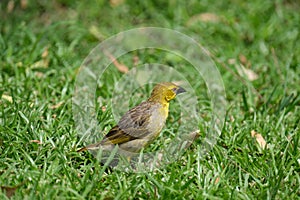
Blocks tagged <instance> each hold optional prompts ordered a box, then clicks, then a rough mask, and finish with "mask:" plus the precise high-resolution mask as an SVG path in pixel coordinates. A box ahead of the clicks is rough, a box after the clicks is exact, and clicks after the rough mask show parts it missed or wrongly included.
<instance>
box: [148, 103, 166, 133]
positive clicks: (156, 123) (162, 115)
mask: <svg viewBox="0 0 300 200" xmlns="http://www.w3.org/2000/svg"><path fill="white" fill-rule="evenodd" d="M167 117H168V107H165V106H163V105H161V104H157V105H155V106H153V109H151V115H150V119H149V124H148V126H147V129H148V131H149V133H150V134H149V138H150V139H154V138H156V137H157V136H158V135H159V133H160V132H161V130H162V128H163V127H164V125H165V123H166V119H167Z"/></svg>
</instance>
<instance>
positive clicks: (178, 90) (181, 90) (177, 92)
mask: <svg viewBox="0 0 300 200" xmlns="http://www.w3.org/2000/svg"><path fill="white" fill-rule="evenodd" d="M184 92H186V90H185V89H183V88H182V87H178V89H177V90H176V95H177V94H180V93H184Z"/></svg>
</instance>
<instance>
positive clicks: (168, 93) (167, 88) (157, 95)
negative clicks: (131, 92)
mask: <svg viewBox="0 0 300 200" xmlns="http://www.w3.org/2000/svg"><path fill="white" fill-rule="evenodd" d="M183 92H186V91H185V89H183V88H182V87H180V86H177V85H175V84H174V83H170V82H164V83H158V84H157V85H155V87H154V88H153V90H152V93H151V96H150V98H149V99H148V101H153V102H159V103H169V101H171V100H172V99H174V98H175V97H176V95H178V94H180V93H183Z"/></svg>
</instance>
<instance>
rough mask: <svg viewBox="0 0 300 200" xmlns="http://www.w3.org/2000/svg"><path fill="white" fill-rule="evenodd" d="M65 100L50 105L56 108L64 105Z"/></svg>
mask: <svg viewBox="0 0 300 200" xmlns="http://www.w3.org/2000/svg"><path fill="white" fill-rule="evenodd" d="M63 103H64V102H63V101H61V102H59V103H57V104H55V105H51V106H49V108H51V109H56V108H59V107H60V106H62V105H63Z"/></svg>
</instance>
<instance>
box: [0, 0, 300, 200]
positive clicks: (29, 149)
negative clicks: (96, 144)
mask: <svg viewBox="0 0 300 200" xmlns="http://www.w3.org/2000/svg"><path fill="white" fill-rule="evenodd" d="M299 10H300V3H299V2H298V1H292V0H275V1H273V0H265V1H259V0H253V1H242V0H231V1H216V2H212V1H207V0H191V1H187V2H185V1H179V0H168V1H158V0H157V1H156V0H155V1H125V0H110V1H104V0H98V1H89V2H88V3H87V2H84V1H76V2H73V1H68V0H56V1H51V2H50V1H36V2H35V1H32V0H19V1H13V0H10V1H1V2H0V17H1V20H0V58H1V59H0V71H1V73H0V186H1V189H0V199H9V198H11V199H106V200H107V199H158V198H160V199H300V189H299V188H300V128H299V124H300V122H299V121H300V96H299V94H300V84H299V83H300V64H299V63H300V42H299V41H300V32H299V31H300V12H299ZM143 27H162V28H167V29H168V30H174V31H177V33H182V34H185V35H186V36H188V37H190V38H193V39H194V41H197V42H198V43H199V44H201V46H202V47H204V48H205V49H206V51H207V52H209V53H208V55H209V57H210V58H211V61H212V62H213V63H214V64H215V68H216V69H217V70H218V72H219V75H220V77H221V79H222V83H223V84H224V89H225V93H226V101H227V104H224V106H223V107H221V108H220V107H217V108H218V110H217V111H219V109H220V110H224V112H225V113H224V114H226V115H224V121H222V122H223V123H222V127H221V128H222V129H221V130H220V131H221V132H220V136H219V137H217V138H215V140H216V141H215V142H216V144H215V145H214V146H213V147H212V148H211V149H208V151H207V152H206V154H202V153H201V152H203V149H204V148H206V146H205V145H204V144H203V141H205V138H206V137H207V135H209V134H208V133H209V131H210V120H211V119H212V118H213V116H212V110H211V106H212V105H211V104H212V103H211V99H212V98H213V97H214V95H211V94H210V93H209V92H208V91H209V88H210V85H207V81H209V80H210V79H214V78H215V77H208V79H205V77H201V76H199V75H197V73H195V71H194V69H193V67H192V63H190V60H186V59H185V58H184V57H181V56H180V55H177V54H174V52H172V51H165V50H164V49H159V48H154V49H153V48H144V49H143V48H141V49H134V50H132V51H129V52H126V54H124V55H122V56H120V57H118V58H117V61H115V62H112V63H111V64H110V65H109V66H108V68H107V70H106V71H104V72H103V73H102V74H101V77H100V75H99V74H98V72H95V73H96V74H97V76H96V79H95V81H94V82H92V83H90V82H89V81H90V80H91V79H83V80H84V81H87V84H92V85H93V84H94V85H93V86H94V87H95V88H94V90H93V91H92V92H93V94H96V95H95V96H91V97H90V98H88V99H89V101H90V102H92V103H93V106H94V107H93V108H94V111H93V112H92V113H94V115H95V118H96V119H97V121H98V122H99V123H98V124H97V127H96V128H97V130H98V131H97V132H93V131H92V132H91V134H94V135H93V137H95V138H93V140H99V138H101V134H99V132H104V133H106V132H107V131H108V130H109V129H110V128H111V127H112V126H114V125H115V124H116V123H117V121H118V120H117V119H118V117H119V115H121V113H124V112H125V111H126V110H128V108H130V107H132V106H135V105H137V104H138V103H139V102H141V101H142V100H145V99H146V98H147V97H148V96H149V93H150V92H151V89H152V87H153V84H146V85H144V86H143V87H141V88H137V89H135V90H134V91H130V92H128V91H127V90H126V88H127V87H126V86H129V84H123V85H122V83H124V82H121V81H125V82H126V81H130V80H132V79H128V78H127V79H126V77H128V76H129V75H131V74H133V75H134V74H135V73H141V80H140V81H145V80H143V79H144V77H150V78H151V81H154V82H155V81H157V80H162V79H163V78H165V79H166V81H178V82H179V83H182V82H184V81H185V83H188V84H189V85H190V86H191V88H192V89H193V91H192V90H189V91H188V93H187V94H189V95H190V96H189V98H187V96H185V98H184V94H182V97H180V98H178V100H176V101H174V102H172V103H171V105H170V115H169V118H168V121H167V124H166V126H165V129H164V130H163V132H162V134H161V135H160V137H159V138H158V140H157V141H156V142H154V143H153V144H152V145H151V146H149V147H148V149H146V150H147V151H157V150H159V149H161V148H162V147H163V146H167V145H168V144H170V141H171V140H173V139H174V138H175V137H176V135H177V134H180V133H181V131H184V130H185V129H186V130H187V129H188V128H186V127H185V126H184V124H185V125H186V124H187V123H186V122H185V121H184V120H182V119H181V118H182V116H183V115H181V114H180V112H181V111H182V112H184V109H186V107H189V106H190V107H193V106H194V107H195V110H196V111H197V112H196V114H197V115H198V116H197V117H196V118H199V119H198V121H197V120H194V119H193V118H192V119H190V121H189V123H188V125H191V124H193V125H194V124H195V123H196V128H197V129H199V130H200V137H199V138H198V139H196V140H195V141H194V142H193V143H192V145H191V146H190V147H189V148H187V149H185V151H184V152H183V153H182V154H180V155H179V156H178V157H177V158H176V159H175V160H173V161H172V162H171V163H168V164H165V165H163V167H159V168H156V169H154V170H152V171H146V172H143V173H137V172H132V171H131V172H128V171H126V170H125V171H124V170H118V169H115V168H112V167H110V166H109V165H107V163H102V164H101V163H100V162H99V161H98V160H97V158H95V157H94V156H93V155H92V154H91V153H90V152H83V153H78V152H76V150H77V149H79V148H81V147H83V146H84V145H85V144H88V143H89V142H90V141H89V140H85V139H84V138H83V137H82V136H83V135H85V133H83V132H82V131H81V129H80V128H78V125H79V124H80V121H78V119H76V118H74V101H73V100H74V95H76V94H78V93H77V89H78V88H77V84H78V82H80V79H79V76H78V75H79V74H80V73H81V72H82V68H81V69H80V66H82V64H83V63H86V64H89V63H90V62H89V59H87V58H89V57H88V56H91V54H89V53H90V52H91V51H92V50H93V49H94V48H95V47H97V45H99V44H103V42H105V41H107V40H108V39H109V38H111V37H113V36H114V35H115V34H118V33H120V32H122V31H126V30H130V29H134V28H143ZM138 39H139V38H137V39H136V40H135V38H131V39H130V41H129V42H128V43H125V44H124V46H126V45H127V46H130V45H135V44H136V43H137V44H141V43H142V42H143V40H138ZM159 39H160V38H157V40H159ZM172 39H173V37H171V36H170V40H172ZM178 41H179V40H177V39H176V38H175V39H174V41H171V45H172V44H177V43H178V45H179V46H181V44H182V45H183V46H184V44H185V43H181V44H180V42H178ZM140 42H141V43H140ZM148 42H149V41H148ZM151 43H153V44H155V43H157V44H158V45H159V42H157V41H153V42H152V41H150V44H151ZM122 44H123V43H122ZM108 50H109V48H108ZM188 50H189V49H186V51H183V52H188ZM174 51H175V50H174ZM104 53H105V52H104ZM96 55H97V54H96ZM105 55H106V57H105V58H106V59H108V61H110V62H111V61H112V60H113V59H114V58H113V57H111V55H109V54H107V52H106V54H105ZM193 55H194V54H193ZM195 55H196V57H195V59H201V56H199V58H197V54H195ZM96 61H97V60H92V62H96ZM149 63H150V64H151V63H152V64H153V65H158V64H160V65H162V66H167V68H168V69H171V70H174V71H172V72H170V71H168V69H166V70H162V71H160V70H158V71H157V72H156V71H155V70H152V69H151V70H149V69H150V68H151V66H149V65H147V64H149ZM154 63H156V64H154ZM96 64H97V63H96ZM162 68H163V67H161V68H158V69H162ZM96 69H98V68H96ZM182 69H184V70H182ZM180 70H181V71H180ZM96 71H97V70H96ZM127 71H129V72H127ZM175 71H177V72H179V74H178V73H176V72H175ZM126 72H127V73H126ZM99 73H100V72H99ZM143 73H144V74H143ZM124 77H125V78H124ZM206 78H207V77H206ZM183 80H184V81H183ZM81 81H82V80H81ZM120 82H121V86H124V89H123V90H120V87H118V88H116V87H117V86H118V85H117V84H120ZM92 89H93V88H92ZM87 94H88V93H87ZM116 94H117V95H116ZM191 94H192V95H193V96H191ZM122 95H124V96H122ZM87 97H89V96H87ZM72 98H73V100H72ZM84 98H85V97H84ZM124 98H125V99H126V100H128V103H127V102H125V100H124ZM190 99H196V101H192V100H190ZM124 102H125V103H124ZM186 102H189V103H186ZM191 102H193V103H191ZM126 103H127V104H126ZM185 103H186V104H185ZM125 104H126V105H125ZM190 104H195V105H190ZM182 106H183V107H182ZM116 108H117V109H116ZM179 108H180V109H179ZM116 111H117V112H116ZM87 122H89V121H88V120H87ZM184 122H185V123H184ZM92 130H93V129H92ZM99 130H100V131H99ZM97 133H98V134H97ZM91 140H92V139H91Z"/></svg>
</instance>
